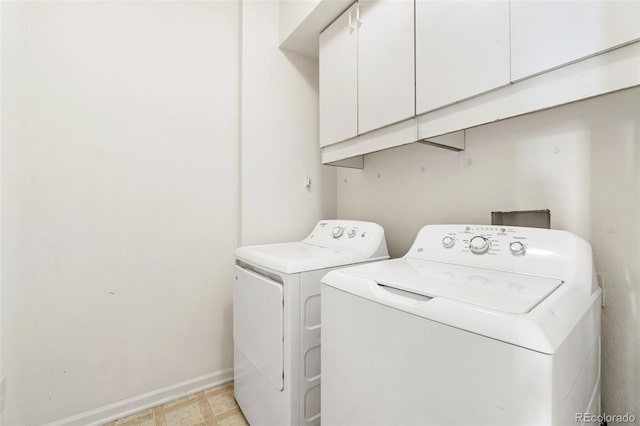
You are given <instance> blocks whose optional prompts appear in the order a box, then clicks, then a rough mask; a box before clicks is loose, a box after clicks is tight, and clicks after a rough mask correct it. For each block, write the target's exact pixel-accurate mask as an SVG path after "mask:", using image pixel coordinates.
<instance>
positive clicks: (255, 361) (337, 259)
mask: <svg viewBox="0 0 640 426" xmlns="http://www.w3.org/2000/svg"><path fill="white" fill-rule="evenodd" d="M388 257H389V255H388V252H387V245H386V241H385V238H384V230H383V229H382V227H381V226H379V225H376V224H375V223H369V222H357V221H346V220H325V221H321V222H319V223H318V224H317V225H316V227H315V228H314V229H313V231H312V232H311V234H310V235H309V236H308V237H307V238H306V239H304V240H303V241H301V242H292V243H282V244H269V245H259V246H250V247H240V248H238V249H237V250H236V267H235V283H234V287H233V338H234V361H235V366H234V380H235V384H234V393H235V397H236V400H237V401H238V404H239V405H240V408H241V409H242V412H243V413H244V415H245V417H246V418H247V420H248V421H249V423H250V424H251V425H253V426H258V425H268V426H286V425H317V424H320V279H321V278H322V277H323V276H324V275H325V274H326V273H327V272H329V271H331V270H333V269H335V268H339V267H344V266H345V265H353V264H357V263H362V262H371V261H375V260H383V259H388Z"/></svg>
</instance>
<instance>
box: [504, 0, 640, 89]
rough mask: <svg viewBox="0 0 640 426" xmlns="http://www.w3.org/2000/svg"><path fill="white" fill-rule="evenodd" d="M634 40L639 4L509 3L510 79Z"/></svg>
mask: <svg viewBox="0 0 640 426" xmlns="http://www.w3.org/2000/svg"><path fill="white" fill-rule="evenodd" d="M638 39H640V1H638V0H584V1H571V0H569V1H567V0H554V1H548V0H546V1H543V0H512V2H511V60H512V63H511V80H512V81H515V80H518V79H521V78H524V77H528V76H531V75H534V74H537V73H540V72H542V71H546V70H549V69H552V68H555V67H558V66H560V65H564V64H567V63H569V62H573V61H576V60H578V59H582V58H585V57H587V56H591V55H594V54H596V53H599V52H602V51H605V50H608V49H611V48H613V47H616V46H619V45H621V44H625V43H628V42H630V41H633V40H638Z"/></svg>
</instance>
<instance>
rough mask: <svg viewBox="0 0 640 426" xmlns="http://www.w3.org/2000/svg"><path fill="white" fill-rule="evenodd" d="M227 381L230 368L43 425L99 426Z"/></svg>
mask: <svg viewBox="0 0 640 426" xmlns="http://www.w3.org/2000/svg"><path fill="white" fill-rule="evenodd" d="M231 380H233V368H228V369H225V370H220V371H216V372H214V373H211V374H205V375H204V376H200V377H197V378H195V379H191V380H186V381H184V382H180V383H176V384H174V385H171V386H167V387H165V388H161V389H157V390H154V391H151V392H147V393H144V394H142V395H137V396H134V397H132V398H127V399H124V400H121V401H118V402H115V403H113V404H109V405H105V406H103V407H100V408H96V409H93V410H89V411H85V412H82V413H79V414H75V415H73V416H70V417H65V418H64V419H60V420H56V421H54V422H51V423H47V424H46V425H45V426H71V425H73V426H78V425H83V426H84V425H87V426H88V425H102V424H104V423H108V422H110V421H113V420H116V419H120V418H122V417H126V416H129V415H131V414H134V413H136V412H138V411H142V410H146V409H147V408H151V407H155V406H156V405H160V404H164V403H166V402H170V401H173V400H175V399H179V398H182V397H184V396H187V395H191V394H194V393H197V392H200V391H203V390H205V389H209V388H212V387H215V386H220V385H222V384H225V383H227V382H230V381H231Z"/></svg>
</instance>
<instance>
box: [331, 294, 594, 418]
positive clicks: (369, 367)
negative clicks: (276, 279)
mask: <svg viewBox="0 0 640 426" xmlns="http://www.w3.org/2000/svg"><path fill="white" fill-rule="evenodd" d="M322 329H323V331H322V340H323V341H322V375H323V378H322V424H323V425H325V426H334V425H345V426H346V425H380V426H382V425H404V426H409V425H421V426H425V425H468V424H474V425H492V426H493V425H505V426H506V425H509V426H511V425H521V426H526V425H551V424H554V423H553V418H552V416H553V413H552V400H551V398H550V397H549V396H550V395H552V393H553V392H552V389H553V362H552V360H553V358H552V356H550V355H546V354H541V353H538V352H535V351H530V350H527V349H524V348H520V347H517V346H513V345H510V344H506V343H503V342H500V341H497V340H494V339H487V338H485V337H483V336H479V335H477V334H473V333H469V332H466V331H463V330H460V329H457V328H454V327H449V326H446V325H443V324H440V323H437V322H434V321H430V320H426V319H424V318H420V317H418V316H415V315H412V314H410V313H407V312H403V311H400V310H397V309H392V308H389V307H387V306H385V305H381V304H378V303H374V302H371V301H368V300H366V299H362V298H360V297H358V296H354V295H352V294H349V293H346V292H343V291H341V290H338V289H336V288H333V287H330V286H326V285H323V286H322ZM589 392H590V391H589ZM584 408H585V409H586V408H587V407H586V406H585V407H584Z"/></svg>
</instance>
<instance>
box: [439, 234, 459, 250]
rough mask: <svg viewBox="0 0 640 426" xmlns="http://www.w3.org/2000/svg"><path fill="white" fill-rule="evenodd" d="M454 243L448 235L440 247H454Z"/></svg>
mask: <svg viewBox="0 0 640 426" xmlns="http://www.w3.org/2000/svg"><path fill="white" fill-rule="evenodd" d="M455 243H456V240H455V239H453V237H450V236H448V235H447V236H446V237H444V238H443V239H442V245H443V246H444V248H451V247H453V246H454V245H455Z"/></svg>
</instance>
